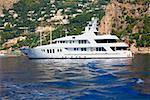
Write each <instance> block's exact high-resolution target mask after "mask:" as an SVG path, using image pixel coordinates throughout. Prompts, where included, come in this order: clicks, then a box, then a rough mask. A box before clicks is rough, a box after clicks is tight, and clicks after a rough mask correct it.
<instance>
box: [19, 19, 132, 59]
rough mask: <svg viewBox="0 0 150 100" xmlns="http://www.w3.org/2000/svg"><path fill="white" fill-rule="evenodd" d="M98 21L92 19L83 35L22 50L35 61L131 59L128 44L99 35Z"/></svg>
mask: <svg viewBox="0 0 150 100" xmlns="http://www.w3.org/2000/svg"><path fill="white" fill-rule="evenodd" d="M97 21H98V20H97V19H95V18H92V20H91V22H89V23H88V25H87V26H86V27H85V31H84V32H83V33H82V34H81V35H73V36H65V37H61V38H57V39H55V40H53V41H52V43H51V44H48V45H41V46H37V47H35V48H21V51H22V52H23V53H24V54H25V55H26V56H27V57H28V58H33V59H51V58H54V59H66V58H67V59H68V58H69V59H79V58H80V59H81V58H82V59H85V58H88V59H89V58H130V57H133V55H132V52H131V51H129V50H128V44H126V43H124V42H120V40H119V38H118V37H117V36H115V35H100V34H98V31H97V29H98V26H97V25H98V23H97Z"/></svg>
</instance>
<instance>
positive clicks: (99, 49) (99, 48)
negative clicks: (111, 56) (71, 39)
mask: <svg viewBox="0 0 150 100" xmlns="http://www.w3.org/2000/svg"><path fill="white" fill-rule="evenodd" d="M96 51H106V49H105V48H104V47H97V48H96Z"/></svg>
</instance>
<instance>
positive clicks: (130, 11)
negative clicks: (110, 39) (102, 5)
mask: <svg viewBox="0 0 150 100" xmlns="http://www.w3.org/2000/svg"><path fill="white" fill-rule="evenodd" d="M131 1H132V2H131ZM133 1H134V0H111V2H110V3H109V4H108V5H107V6H106V10H105V16H104V17H103V18H102V20H101V22H100V23H101V24H100V32H101V33H102V34H110V33H113V32H116V31H120V32H121V31H124V30H127V33H138V32H139V31H140V30H141V29H142V28H143V27H144V17H145V16H150V5H149V3H146V2H144V0H141V1H140V0H139V2H138V1H137V2H133ZM142 1H143V2H142Z"/></svg>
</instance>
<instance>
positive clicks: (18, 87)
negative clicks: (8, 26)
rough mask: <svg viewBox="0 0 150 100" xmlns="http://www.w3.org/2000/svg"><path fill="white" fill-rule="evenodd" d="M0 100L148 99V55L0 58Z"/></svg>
mask: <svg viewBox="0 0 150 100" xmlns="http://www.w3.org/2000/svg"><path fill="white" fill-rule="evenodd" d="M0 100H150V55H135V57H134V58H133V59H131V58H130V59H129V58H124V59H41V60H40V59H38V60H29V59H28V58H26V57H1V58H0Z"/></svg>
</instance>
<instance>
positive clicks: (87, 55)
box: [21, 49, 133, 59]
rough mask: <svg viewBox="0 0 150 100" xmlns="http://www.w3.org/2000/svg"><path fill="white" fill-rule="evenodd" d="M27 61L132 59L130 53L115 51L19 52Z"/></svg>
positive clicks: (34, 50)
mask: <svg viewBox="0 0 150 100" xmlns="http://www.w3.org/2000/svg"><path fill="white" fill-rule="evenodd" d="M21 51H22V52H23V53H24V54H25V55H26V56H27V57H28V58H29V59H103V58H132V57H133V54H132V52H131V51H115V52H97V51H91V52H90V51H88V52H71V51H70V52H68V51H65V50H63V51H64V52H61V53H54V54H51V53H47V52H42V51H41V50H39V49H25V50H21Z"/></svg>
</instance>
